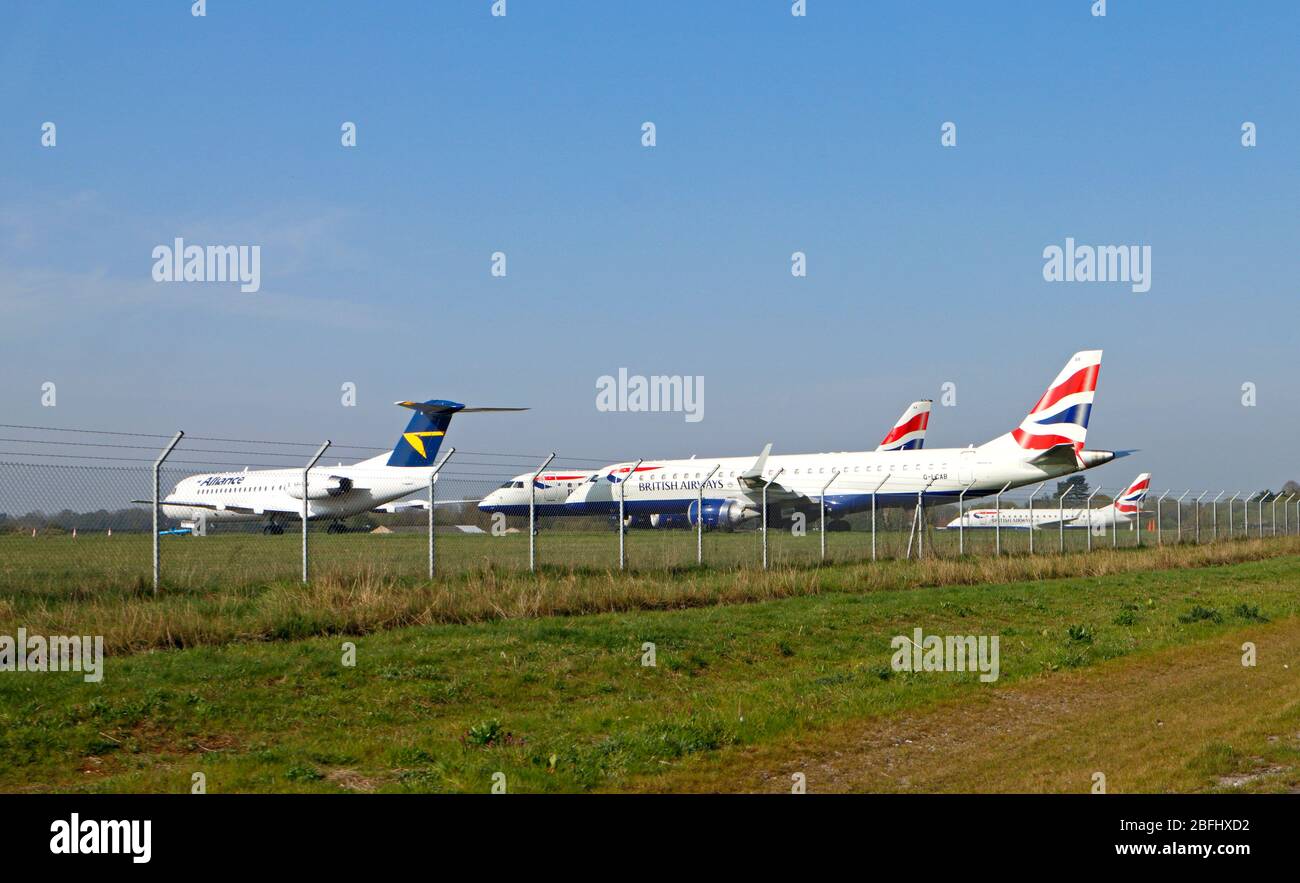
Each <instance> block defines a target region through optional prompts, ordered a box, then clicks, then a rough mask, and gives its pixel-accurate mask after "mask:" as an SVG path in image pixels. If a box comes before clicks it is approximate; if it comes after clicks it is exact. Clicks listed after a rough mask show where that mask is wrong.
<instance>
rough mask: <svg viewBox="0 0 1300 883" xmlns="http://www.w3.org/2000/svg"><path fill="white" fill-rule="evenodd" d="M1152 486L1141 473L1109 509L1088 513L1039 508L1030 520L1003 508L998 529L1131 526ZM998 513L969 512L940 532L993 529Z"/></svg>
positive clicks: (1148, 475)
mask: <svg viewBox="0 0 1300 883" xmlns="http://www.w3.org/2000/svg"><path fill="white" fill-rule="evenodd" d="M1150 487H1151V473H1150V472H1143V473H1142V474H1141V475H1139V476H1138V477H1137V478H1135V479H1134V480H1133V483H1132V484H1130V485H1129V486H1128V487H1127V488H1125V489H1124V492H1123V493H1122V494H1120V495H1119V496H1118V497H1116V498H1115V501H1114V502H1113V503H1111V504H1110V505H1109V506H1102V507H1100V508H1097V509H1093V510H1092V511H1091V512H1089V511H1088V510H1087V509H1086V508H1085V509H1040V508H1038V507H1037V506H1035V507H1034V510H1033V518H1032V519H1031V518H1030V511H1029V510H1028V509H1002V510H1001V513H1000V515H1001V527H1002V530H1007V529H1015V528H1018V529H1021V530H1029V529H1033V530H1041V529H1043V528H1051V529H1053V530H1058V529H1060V528H1061V527H1062V522H1064V527H1067V528H1071V529H1074V528H1083V529H1085V530H1086V529H1087V528H1089V527H1091V528H1092V529H1093V530H1094V531H1097V532H1099V533H1101V532H1104V531H1105V530H1106V528H1108V527H1111V526H1116V525H1120V524H1130V523H1131V522H1132V521H1133V518H1132V516H1135V515H1136V514H1137V511H1138V503H1140V502H1141V501H1142V500H1144V499H1146V495H1147V490H1148V489H1149V488H1150ZM998 519H999V510H997V509H971V510H969V511H967V512H966V514H965V515H964V516H958V517H957V518H954V519H953V520H952V521H950V522H948V523H947V524H946V525H944V526H943V527H941V528H938V529H939V530H956V529H957V528H959V527H961V528H963V529H965V530H972V529H979V528H996V527H998V524H999V521H998Z"/></svg>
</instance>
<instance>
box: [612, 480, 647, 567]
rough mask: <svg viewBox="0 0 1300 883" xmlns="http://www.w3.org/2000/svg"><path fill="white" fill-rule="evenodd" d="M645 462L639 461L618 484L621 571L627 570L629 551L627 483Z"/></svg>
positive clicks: (619, 561) (619, 563)
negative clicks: (624, 513)
mask: <svg viewBox="0 0 1300 883" xmlns="http://www.w3.org/2000/svg"><path fill="white" fill-rule="evenodd" d="M644 462H645V461H644V460H637V461H636V464H635V465H634V466H633V467H632V468H631V469H629V470H628V473H627V475H625V476H623V480H622V481H620V482H619V483H618V569H619V570H624V569H626V568H627V550H626V548H625V547H624V543H623V539H624V532H625V530H626V525H625V522H626V519H625V518H624V516H623V507H624V501H625V500H626V499H627V483H628V481H629V480H630V479H631V478H632V476H634V475H636V471H637V470H638V469H640V468H641V464H642V463H644Z"/></svg>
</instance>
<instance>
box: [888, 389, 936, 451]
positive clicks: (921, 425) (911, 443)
mask: <svg viewBox="0 0 1300 883" xmlns="http://www.w3.org/2000/svg"><path fill="white" fill-rule="evenodd" d="M933 404H934V403H933V402H932V401H931V400H930V399H925V400H924V401H920V402H912V404H910V405H908V406H907V410H906V411H904V412H903V416H902V417H899V418H898V422H897V423H895V424H894V428H893V429H891V430H889V434H888V435H886V436H885V437H884V439H882V440H881V442H880V444H879V445H877V446H876V450H877V451H916V450H920V449H921V448H923V447H925V430H926V427H927V426H929V425H930V406H931V405H933Z"/></svg>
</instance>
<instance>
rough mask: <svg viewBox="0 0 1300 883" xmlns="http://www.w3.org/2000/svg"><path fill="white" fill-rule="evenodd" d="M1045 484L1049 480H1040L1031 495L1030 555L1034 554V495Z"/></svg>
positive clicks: (1036, 494)
mask: <svg viewBox="0 0 1300 883" xmlns="http://www.w3.org/2000/svg"><path fill="white" fill-rule="evenodd" d="M1045 484H1047V482H1045V481H1042V482H1039V483H1038V487H1036V488H1034V490H1033V492H1032V493H1030V495H1029V554H1030V555H1032V554H1034V497H1036V496H1038V492H1039V491H1041V490H1042V489H1043V485H1045Z"/></svg>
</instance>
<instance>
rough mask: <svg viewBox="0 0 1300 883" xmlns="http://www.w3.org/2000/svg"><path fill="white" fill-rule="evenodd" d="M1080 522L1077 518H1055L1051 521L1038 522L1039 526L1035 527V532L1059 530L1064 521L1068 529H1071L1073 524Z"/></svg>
mask: <svg viewBox="0 0 1300 883" xmlns="http://www.w3.org/2000/svg"><path fill="white" fill-rule="evenodd" d="M1078 520H1079V519H1078V518H1077V517H1076V518H1054V519H1052V520H1051V521H1040V522H1038V523H1037V524H1035V525H1034V529H1035V530H1059V529H1060V526H1061V522H1062V521H1064V522H1065V526H1066V527H1069V526H1070V525H1071V524H1074V523H1075V522H1076V521H1078Z"/></svg>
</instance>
